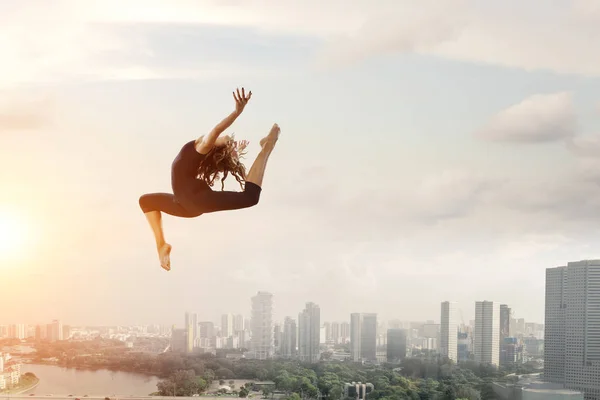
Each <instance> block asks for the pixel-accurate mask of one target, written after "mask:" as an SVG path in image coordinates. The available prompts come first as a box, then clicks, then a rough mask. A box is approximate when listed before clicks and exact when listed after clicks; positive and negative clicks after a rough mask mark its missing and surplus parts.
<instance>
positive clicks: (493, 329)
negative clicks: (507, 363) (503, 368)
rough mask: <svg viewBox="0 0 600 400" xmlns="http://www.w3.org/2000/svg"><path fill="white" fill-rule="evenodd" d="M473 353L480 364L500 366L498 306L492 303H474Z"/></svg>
mask: <svg viewBox="0 0 600 400" xmlns="http://www.w3.org/2000/svg"><path fill="white" fill-rule="evenodd" d="M474 333H475V335H474V336H475V337H474V341H473V353H474V355H475V361H476V362H478V363H481V364H492V365H495V366H498V365H499V364H500V306H499V304H498V303H495V302H493V301H478V302H476V303H475V332H474Z"/></svg>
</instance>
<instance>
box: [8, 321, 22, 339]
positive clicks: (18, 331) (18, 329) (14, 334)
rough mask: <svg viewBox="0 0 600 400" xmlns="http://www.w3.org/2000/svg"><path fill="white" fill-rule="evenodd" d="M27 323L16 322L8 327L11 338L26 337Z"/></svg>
mask: <svg viewBox="0 0 600 400" xmlns="http://www.w3.org/2000/svg"><path fill="white" fill-rule="evenodd" d="M25 336H26V335H25V324H14V325H10V326H9V327H8V337H9V338H11V339H25Z"/></svg>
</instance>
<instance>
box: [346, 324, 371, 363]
mask: <svg viewBox="0 0 600 400" xmlns="http://www.w3.org/2000/svg"><path fill="white" fill-rule="evenodd" d="M350 356H351V359H352V360H353V361H377V314H375V313H364V314H361V313H353V314H351V315H350Z"/></svg>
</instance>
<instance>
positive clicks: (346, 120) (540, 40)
mask: <svg viewBox="0 0 600 400" xmlns="http://www.w3.org/2000/svg"><path fill="white" fill-rule="evenodd" d="M599 36H600V1H599V0H571V1H565V0H551V1H548V0H544V1H542V0H535V1H529V2H526V4H524V2H518V1H516V0H507V1H504V2H490V1H487V0H447V1H444V2H439V1H434V0H423V1H420V2H413V1H407V0H378V1H377V2H373V1H370V0H353V1H352V2H348V1H343V0H329V1H327V2H318V1H316V0H283V1H274V0H244V1H241V0H221V1H217V0H205V1H204V0H197V1H192V0H179V1H177V2H174V1H167V0H143V1H142V0H120V1H118V2H117V1H116V0H103V1H94V0H86V1H76V0H71V1H69V0H64V1H60V0H47V1H44V0H39V1H36V0H0V54H1V62H0V184H1V188H2V189H1V191H0V241H2V242H4V243H3V244H2V245H0V250H2V251H0V303H1V304H3V307H2V312H1V317H0V323H38V322H46V321H49V320H52V319H61V320H63V321H64V323H71V324H101V325H109V324H149V323H161V324H173V323H175V324H182V323H183V315H184V313H185V312H186V311H190V312H197V313H198V314H199V318H200V319H204V320H214V321H215V322H217V321H218V320H219V315H220V314H222V313H226V312H232V313H242V314H245V315H247V316H249V314H250V298H251V297H252V296H253V295H254V294H256V292H258V291H269V292H272V293H273V294H274V302H275V303H274V304H275V318H276V320H283V318H284V317H285V316H287V315H291V316H294V317H295V316H297V314H298V312H300V311H301V310H302V309H303V307H304V304H305V303H306V302H309V301H312V302H315V303H317V304H319V305H320V307H321V318H322V320H331V321H333V320H337V321H344V320H349V314H350V313H351V312H376V313H378V314H379V316H380V317H381V318H382V319H383V320H386V319H395V318H399V319H402V320H435V321H439V319H440V302H442V301H446V300H450V301H456V302H457V303H458V306H459V308H460V310H461V318H462V319H463V320H464V321H465V322H467V323H468V321H469V320H470V319H473V318H474V311H475V301H478V300H490V301H497V302H500V303H503V304H508V305H509V306H511V307H512V308H513V311H514V314H515V317H517V318H525V319H526V320H528V321H533V322H540V323H542V322H543V320H544V285H545V269H546V268H552V267H556V266H563V265H566V264H567V263H568V262H569V261H578V260H582V259H595V258H598V257H600V248H599V247H598V239H600V234H599V233H600V230H599V226H600V225H599V222H600V213H599V212H598V210H599V209H600V186H599V185H600V169H599V168H598V167H600V96H599V95H598V93H600V52H597V51H594V50H593V49H594V48H596V47H597V46H596V45H597V40H596V39H597V38H598V37H599ZM242 86H243V87H245V88H246V89H250V90H252V93H253V96H252V99H251V101H250V103H249V105H248V106H247V107H246V110H245V111H244V113H243V115H242V116H241V117H240V118H239V119H238V120H237V121H236V122H235V124H234V125H233V126H232V127H231V129H230V130H229V131H228V132H229V133H231V132H234V133H235V135H236V138H238V139H242V138H244V139H248V140H249V141H250V148H249V153H248V155H247V157H246V160H245V162H246V165H247V166H248V167H249V166H250V164H251V162H252V160H253V158H254V157H255V155H256V154H257V153H258V150H259V146H258V141H259V140H260V138H262V137H263V136H264V135H266V133H267V132H268V131H269V129H270V127H271V126H272V124H273V123H278V124H279V125H280V126H281V136H280V140H279V142H278V144H277V147H276V149H275V151H274V152H273V154H272V156H271V158H270V160H269V164H268V167H267V172H266V176H265V180H264V185H263V192H262V195H261V200H260V203H259V204H258V205H257V206H256V207H253V208H249V209H245V210H238V211H233V212H221V213H214V214H206V215H202V216H201V217H199V218H196V219H191V220H188V219H179V218H174V217H170V216H167V217H165V219H164V225H165V232H166V235H167V240H168V241H169V242H170V243H171V244H172V245H173V252H172V270H171V271H170V272H166V271H164V270H162V269H161V268H160V265H159V262H158V257H157V255H156V251H155V245H154V241H153V237H152V233H151V231H150V229H149V227H148V225H147V222H146V220H145V218H144V215H143V214H142V212H141V210H140V209H139V206H138V198H139V196H140V195H142V194H144V193H149V192H168V191H170V190H171V189H170V166H171V163H172V161H173V159H174V157H175V156H176V155H177V153H178V151H179V150H180V148H181V146H182V145H183V144H184V143H185V142H187V141H189V140H192V139H195V138H196V137H198V136H200V135H202V134H205V133H207V132H208V131H210V129H212V128H213V126H214V125H215V124H217V123H218V122H219V121H220V120H221V119H222V118H223V117H225V116H226V115H227V114H229V113H230V112H231V111H232V110H233V108H234V101H233V97H232V91H233V90H234V89H235V88H236V87H242ZM226 188H227V189H229V190H237V187H236V185H235V181H234V180H233V179H230V181H228V184H227V185H226ZM2 225H4V226H2Z"/></svg>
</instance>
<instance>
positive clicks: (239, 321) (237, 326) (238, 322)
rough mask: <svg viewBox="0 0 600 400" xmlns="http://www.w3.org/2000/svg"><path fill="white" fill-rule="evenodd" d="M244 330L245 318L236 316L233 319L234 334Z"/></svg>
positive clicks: (239, 315)
mask: <svg viewBox="0 0 600 400" xmlns="http://www.w3.org/2000/svg"><path fill="white" fill-rule="evenodd" d="M243 330H244V316H243V315H241V314H236V315H235V317H234V318H233V332H234V333H236V332H241V331H243Z"/></svg>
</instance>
